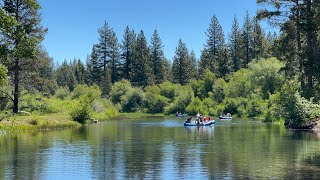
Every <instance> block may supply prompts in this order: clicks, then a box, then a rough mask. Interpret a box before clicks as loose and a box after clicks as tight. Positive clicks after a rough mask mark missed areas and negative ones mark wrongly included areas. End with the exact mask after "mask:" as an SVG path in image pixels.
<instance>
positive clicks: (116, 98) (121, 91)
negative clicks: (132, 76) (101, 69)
mask: <svg viewBox="0 0 320 180" xmlns="http://www.w3.org/2000/svg"><path fill="white" fill-rule="evenodd" d="M132 89H133V88H132V86H131V83H130V82H129V81H128V80H121V81H119V82H116V83H114V85H113V86H112V89H111V92H110V99H111V101H112V102H113V103H114V104H117V103H120V101H121V97H122V96H123V95H125V94H126V92H128V91H130V90H132Z"/></svg>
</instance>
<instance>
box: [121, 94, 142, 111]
mask: <svg viewBox="0 0 320 180" xmlns="http://www.w3.org/2000/svg"><path fill="white" fill-rule="evenodd" d="M120 101H121V109H122V112H139V111H140V110H141V109H142V105H143V102H144V94H143V91H142V90H141V89H139V88H133V89H131V90H129V91H128V92H126V93H125V95H123V96H121V99H120Z"/></svg>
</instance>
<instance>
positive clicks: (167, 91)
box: [159, 81, 177, 99]
mask: <svg viewBox="0 0 320 180" xmlns="http://www.w3.org/2000/svg"><path fill="white" fill-rule="evenodd" d="M159 88H160V94H161V95H162V96H164V97H166V98H168V99H173V98H174V97H175V96H176V91H177V85H175V84H173V83H171V82H168V81H166V82H164V83H162V84H160V85H159Z"/></svg>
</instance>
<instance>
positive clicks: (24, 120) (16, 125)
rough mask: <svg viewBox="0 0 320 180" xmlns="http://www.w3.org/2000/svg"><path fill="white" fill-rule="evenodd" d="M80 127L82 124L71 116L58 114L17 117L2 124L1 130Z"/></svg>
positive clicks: (10, 118)
mask: <svg viewBox="0 0 320 180" xmlns="http://www.w3.org/2000/svg"><path fill="white" fill-rule="evenodd" d="M80 126H81V124H80V123H77V122H75V121H72V119H71V117H70V115H65V114H58V113H57V114H45V115H31V116H18V115H16V116H11V117H9V118H7V119H3V120H2V121H1V122H0V129H2V130H9V131H11V130H12V131H25V130H50V129H61V128H71V127H80Z"/></svg>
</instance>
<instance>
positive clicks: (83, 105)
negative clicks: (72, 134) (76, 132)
mask: <svg viewBox="0 0 320 180" xmlns="http://www.w3.org/2000/svg"><path fill="white" fill-rule="evenodd" d="M91 103H92V101H91V99H90V98H89V97H88V96H81V97H80V98H79V101H78V103H76V106H74V107H73V108H72V110H71V112H70V115H71V117H72V119H73V120H74V121H76V122H79V123H81V124H85V123H86V120H89V119H90V117H91V113H92V107H91Z"/></svg>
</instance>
